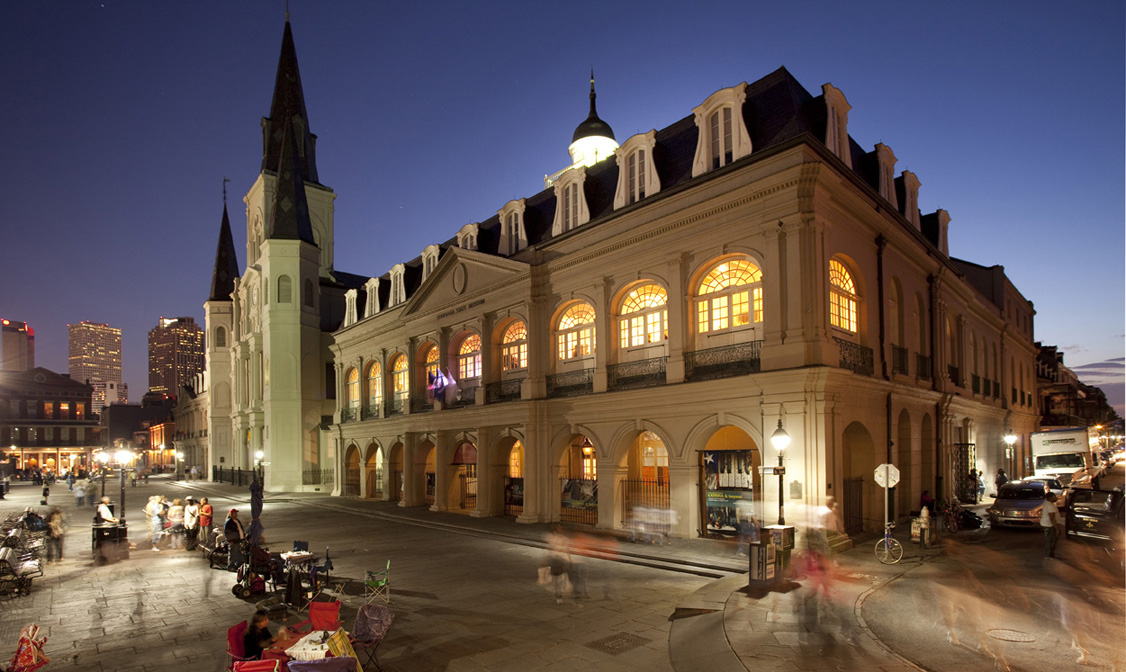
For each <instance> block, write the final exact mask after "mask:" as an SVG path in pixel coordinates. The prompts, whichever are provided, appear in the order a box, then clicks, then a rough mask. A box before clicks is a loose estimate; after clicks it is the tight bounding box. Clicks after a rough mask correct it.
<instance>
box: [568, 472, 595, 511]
mask: <svg viewBox="0 0 1126 672" xmlns="http://www.w3.org/2000/svg"><path fill="white" fill-rule="evenodd" d="M562 483H563V492H562V499H561V500H560V501H561V504H562V506H563V508H565V509H597V508H598V482H597V481H593V480H591V481H588V480H583V479H581V478H564V479H563V480H562Z"/></svg>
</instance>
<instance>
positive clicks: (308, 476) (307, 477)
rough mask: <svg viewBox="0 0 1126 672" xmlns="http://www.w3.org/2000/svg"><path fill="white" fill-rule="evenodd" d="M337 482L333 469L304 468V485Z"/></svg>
mask: <svg viewBox="0 0 1126 672" xmlns="http://www.w3.org/2000/svg"><path fill="white" fill-rule="evenodd" d="M334 482H336V478H335V475H334V474H333V471H332V469H302V470H301V484H302V485H332V484H333V483H334Z"/></svg>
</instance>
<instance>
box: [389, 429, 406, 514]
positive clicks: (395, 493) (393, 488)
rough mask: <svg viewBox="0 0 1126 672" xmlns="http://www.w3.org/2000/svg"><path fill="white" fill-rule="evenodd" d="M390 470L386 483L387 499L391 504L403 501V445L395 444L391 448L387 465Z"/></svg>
mask: <svg viewBox="0 0 1126 672" xmlns="http://www.w3.org/2000/svg"><path fill="white" fill-rule="evenodd" d="M387 467H388V469H389V470H390V472H391V473H390V480H389V481H388V483H387V499H388V501H391V502H401V501H402V500H403V444H402V443H396V444H395V445H393V446H391V459H390V460H389V461H388V465H387Z"/></svg>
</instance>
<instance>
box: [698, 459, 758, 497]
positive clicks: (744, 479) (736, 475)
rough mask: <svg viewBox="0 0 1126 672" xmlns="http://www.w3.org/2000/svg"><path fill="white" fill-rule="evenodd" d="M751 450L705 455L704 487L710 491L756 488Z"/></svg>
mask: <svg viewBox="0 0 1126 672" xmlns="http://www.w3.org/2000/svg"><path fill="white" fill-rule="evenodd" d="M751 453H752V451H750V450H717V451H712V452H708V453H704V485H705V487H706V488H707V489H708V490H720V489H727V488H737V489H744V488H745V489H747V490H750V489H751V488H752V487H754V474H753V466H752V462H751Z"/></svg>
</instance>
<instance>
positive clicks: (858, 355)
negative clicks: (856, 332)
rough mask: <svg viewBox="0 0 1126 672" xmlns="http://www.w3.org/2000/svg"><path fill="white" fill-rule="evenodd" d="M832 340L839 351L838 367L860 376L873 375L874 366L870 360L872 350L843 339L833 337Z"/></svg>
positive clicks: (871, 359)
mask: <svg viewBox="0 0 1126 672" xmlns="http://www.w3.org/2000/svg"><path fill="white" fill-rule="evenodd" d="M833 340H834V341H836V342H837V347H838V348H840V351H841V360H840V367H841V368H842V369H848V370H849V371H852V372H854V373H859V374H860V375H862V376H870V375H872V374H873V373H875V371H876V366H875V363H874V360H873V358H872V348H868V347H865V346H863V345H860V344H859V343H853V342H852V341H846V340H844V339H843V338H835V337H834V338H833Z"/></svg>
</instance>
